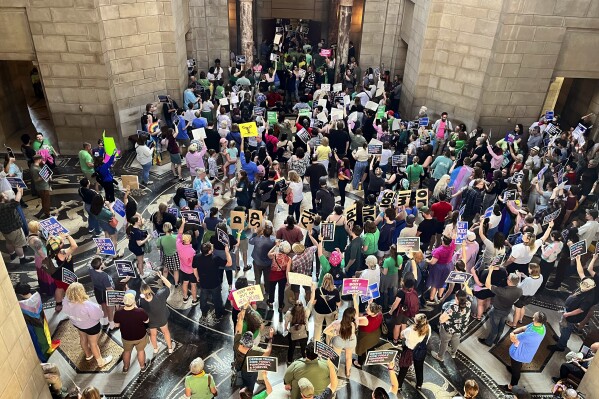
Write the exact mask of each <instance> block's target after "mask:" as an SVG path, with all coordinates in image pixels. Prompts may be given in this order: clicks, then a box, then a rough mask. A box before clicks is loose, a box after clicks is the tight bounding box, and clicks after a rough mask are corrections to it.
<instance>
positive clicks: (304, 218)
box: [299, 209, 316, 230]
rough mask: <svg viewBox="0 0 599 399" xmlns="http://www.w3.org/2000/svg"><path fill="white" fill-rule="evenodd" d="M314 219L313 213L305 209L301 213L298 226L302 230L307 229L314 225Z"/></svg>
mask: <svg viewBox="0 0 599 399" xmlns="http://www.w3.org/2000/svg"><path fill="white" fill-rule="evenodd" d="M315 217H316V214H315V213H312V212H310V211H309V210H307V209H304V210H303V211H302V214H301V215H300V220H299V225H300V227H301V228H303V229H306V230H307V229H309V228H311V226H312V225H313V224H314V218H315Z"/></svg>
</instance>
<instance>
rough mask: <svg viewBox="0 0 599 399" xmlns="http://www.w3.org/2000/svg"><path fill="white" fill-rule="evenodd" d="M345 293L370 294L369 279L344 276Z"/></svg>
mask: <svg viewBox="0 0 599 399" xmlns="http://www.w3.org/2000/svg"><path fill="white" fill-rule="evenodd" d="M342 293H343V295H347V294H360V295H368V279H366V278H344V279H343V291H342Z"/></svg>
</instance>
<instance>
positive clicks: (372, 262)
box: [366, 255, 379, 269]
mask: <svg viewBox="0 0 599 399" xmlns="http://www.w3.org/2000/svg"><path fill="white" fill-rule="evenodd" d="M378 263H379V261H378V259H377V258H376V256H374V255H368V256H367V257H366V266H368V268H369V269H376V265H378Z"/></svg>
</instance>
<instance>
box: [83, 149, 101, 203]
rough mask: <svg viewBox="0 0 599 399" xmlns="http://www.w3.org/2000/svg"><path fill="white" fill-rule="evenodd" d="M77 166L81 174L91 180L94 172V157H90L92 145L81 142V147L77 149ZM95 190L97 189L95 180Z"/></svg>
mask: <svg viewBox="0 0 599 399" xmlns="http://www.w3.org/2000/svg"><path fill="white" fill-rule="evenodd" d="M79 166H80V167H81V172H82V173H83V175H84V176H85V177H87V180H89V181H90V182H91V181H92V175H93V174H94V158H93V157H92V145H91V144H90V143H83V149H82V150H81V151H79ZM96 191H98V183H97V182H96Z"/></svg>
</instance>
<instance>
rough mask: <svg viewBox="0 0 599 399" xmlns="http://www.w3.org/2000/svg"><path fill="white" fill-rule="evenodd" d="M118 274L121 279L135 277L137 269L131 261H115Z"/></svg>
mask: <svg viewBox="0 0 599 399" xmlns="http://www.w3.org/2000/svg"><path fill="white" fill-rule="evenodd" d="M114 264H115V265H116V274H117V275H118V276H119V277H135V275H136V273H135V267H134V266H133V262H131V261H130V260H115V261H114Z"/></svg>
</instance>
